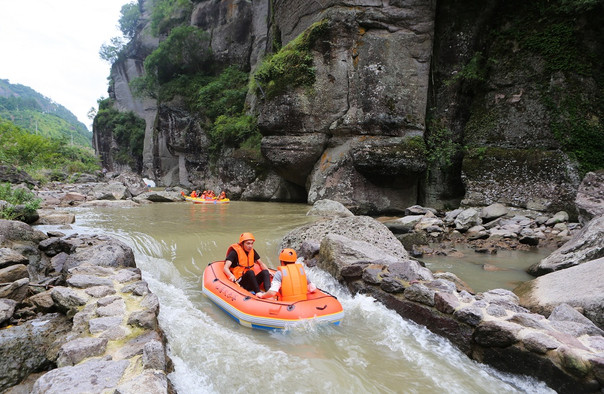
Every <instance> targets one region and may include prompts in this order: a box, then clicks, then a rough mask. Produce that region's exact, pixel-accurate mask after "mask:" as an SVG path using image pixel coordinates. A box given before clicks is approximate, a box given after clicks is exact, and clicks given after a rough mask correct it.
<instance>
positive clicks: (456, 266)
mask: <svg viewBox="0 0 604 394" xmlns="http://www.w3.org/2000/svg"><path fill="white" fill-rule="evenodd" d="M455 249H456V251H457V252H458V253H457V254H456V256H455V257H453V256H438V255H432V256H428V255H426V256H424V257H422V258H420V259H419V260H421V261H423V262H424V263H425V264H426V267H428V268H430V270H432V271H433V272H437V271H445V272H447V271H448V272H452V273H454V274H455V275H457V276H458V277H459V278H462V279H463V280H464V281H465V282H466V283H467V284H468V285H469V286H470V287H471V288H472V289H473V290H474V291H476V292H481V291H487V290H490V289H495V288H502V289H508V290H512V289H514V288H515V287H516V286H518V285H519V284H520V283H522V282H526V281H527V280H531V279H534V277H533V276H531V275H529V274H528V273H527V272H526V269H527V268H528V267H530V266H531V265H532V264H534V263H538V262H539V261H541V260H542V259H544V258H545V257H547V256H548V255H549V254H550V253H552V252H553V249H544V248H535V249H532V250H530V251H522V250H498V251H497V253H496V254H484V253H476V252H475V251H474V249H472V248H470V247H468V246H463V245H458V246H456V247H455ZM458 254H462V256H458Z"/></svg>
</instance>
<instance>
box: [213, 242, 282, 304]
mask: <svg viewBox="0 0 604 394" xmlns="http://www.w3.org/2000/svg"><path fill="white" fill-rule="evenodd" d="M255 240H256V239H255V238H254V235H252V233H243V234H241V236H239V243H236V244H233V245H231V246H229V249H228V250H227V256H226V259H225V261H224V273H225V275H226V276H227V278H229V280H231V281H233V282H239V284H240V285H241V287H243V288H244V289H246V290H248V291H250V292H253V293H254V294H257V293H259V292H260V285H264V289H265V290H266V289H268V288H269V287H270V286H271V275H270V273H269V272H268V268H267V266H266V264H264V263H263V262H262V260H260V255H258V253H257V252H256V251H255V250H254V248H253V247H254V241H255Z"/></svg>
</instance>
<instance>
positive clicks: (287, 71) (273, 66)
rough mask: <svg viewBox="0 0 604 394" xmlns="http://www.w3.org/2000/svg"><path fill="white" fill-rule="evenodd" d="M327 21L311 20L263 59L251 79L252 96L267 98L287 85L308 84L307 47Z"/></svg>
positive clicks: (310, 66) (310, 60) (310, 68)
mask: <svg viewBox="0 0 604 394" xmlns="http://www.w3.org/2000/svg"><path fill="white" fill-rule="evenodd" d="M328 24H329V22H328V21H327V20H326V19H323V20H321V21H319V22H316V23H313V24H312V25H311V26H310V27H309V28H308V29H306V30H305V31H304V32H302V33H301V34H300V35H299V36H298V37H296V38H295V39H293V40H292V41H290V42H289V43H288V44H287V45H285V46H284V47H283V48H281V49H280V50H279V51H278V52H277V53H275V54H272V55H270V56H267V57H266V58H264V60H263V61H262V63H261V64H260V65H259V66H258V68H257V69H256V72H255V73H254V76H253V80H252V81H251V84H252V85H251V87H252V89H254V91H255V92H256V95H258V96H260V97H266V98H267V99H271V98H273V97H275V96H278V95H279V94H282V93H284V92H285V91H286V90H287V89H290V88H295V87H297V86H311V85H312V84H313V83H314V82H315V68H314V67H313V55H312V53H311V48H312V47H313V45H314V43H315V41H316V40H317V39H319V38H320V37H322V36H323V35H324V34H325V32H326V31H327V29H328Z"/></svg>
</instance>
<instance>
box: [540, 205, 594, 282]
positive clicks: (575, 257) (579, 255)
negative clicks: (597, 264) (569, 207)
mask: <svg viewBox="0 0 604 394" xmlns="http://www.w3.org/2000/svg"><path fill="white" fill-rule="evenodd" d="M600 257H604V215H600V216H598V217H596V218H594V219H592V220H591V221H590V222H589V223H588V224H587V225H586V226H585V227H584V228H583V229H582V230H581V231H580V232H578V233H577V234H576V235H575V236H573V238H572V239H571V240H570V241H568V242H566V243H565V244H564V245H562V247H561V248H560V249H557V250H556V251H554V252H553V253H552V254H550V255H549V256H547V257H546V258H544V259H543V260H541V261H540V262H539V263H536V264H533V265H532V266H530V267H529V269H528V272H529V273H530V274H532V275H543V274H546V273H548V272H553V271H558V270H561V269H564V268H568V267H572V266H575V265H578V264H582V263H585V262H586V261H591V260H595V259H598V258H600Z"/></svg>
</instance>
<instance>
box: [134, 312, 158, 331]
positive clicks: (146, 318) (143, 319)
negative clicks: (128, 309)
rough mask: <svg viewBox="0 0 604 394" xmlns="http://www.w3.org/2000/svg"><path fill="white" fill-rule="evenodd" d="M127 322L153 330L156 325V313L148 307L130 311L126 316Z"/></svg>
mask: <svg viewBox="0 0 604 394" xmlns="http://www.w3.org/2000/svg"><path fill="white" fill-rule="evenodd" d="M128 324H129V325H131V326H134V327H142V328H146V329H149V330H155V329H157V327H158V322H157V314H156V313H155V312H154V311H152V310H150V309H144V310H142V311H135V312H132V313H131V314H130V317H128Z"/></svg>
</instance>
